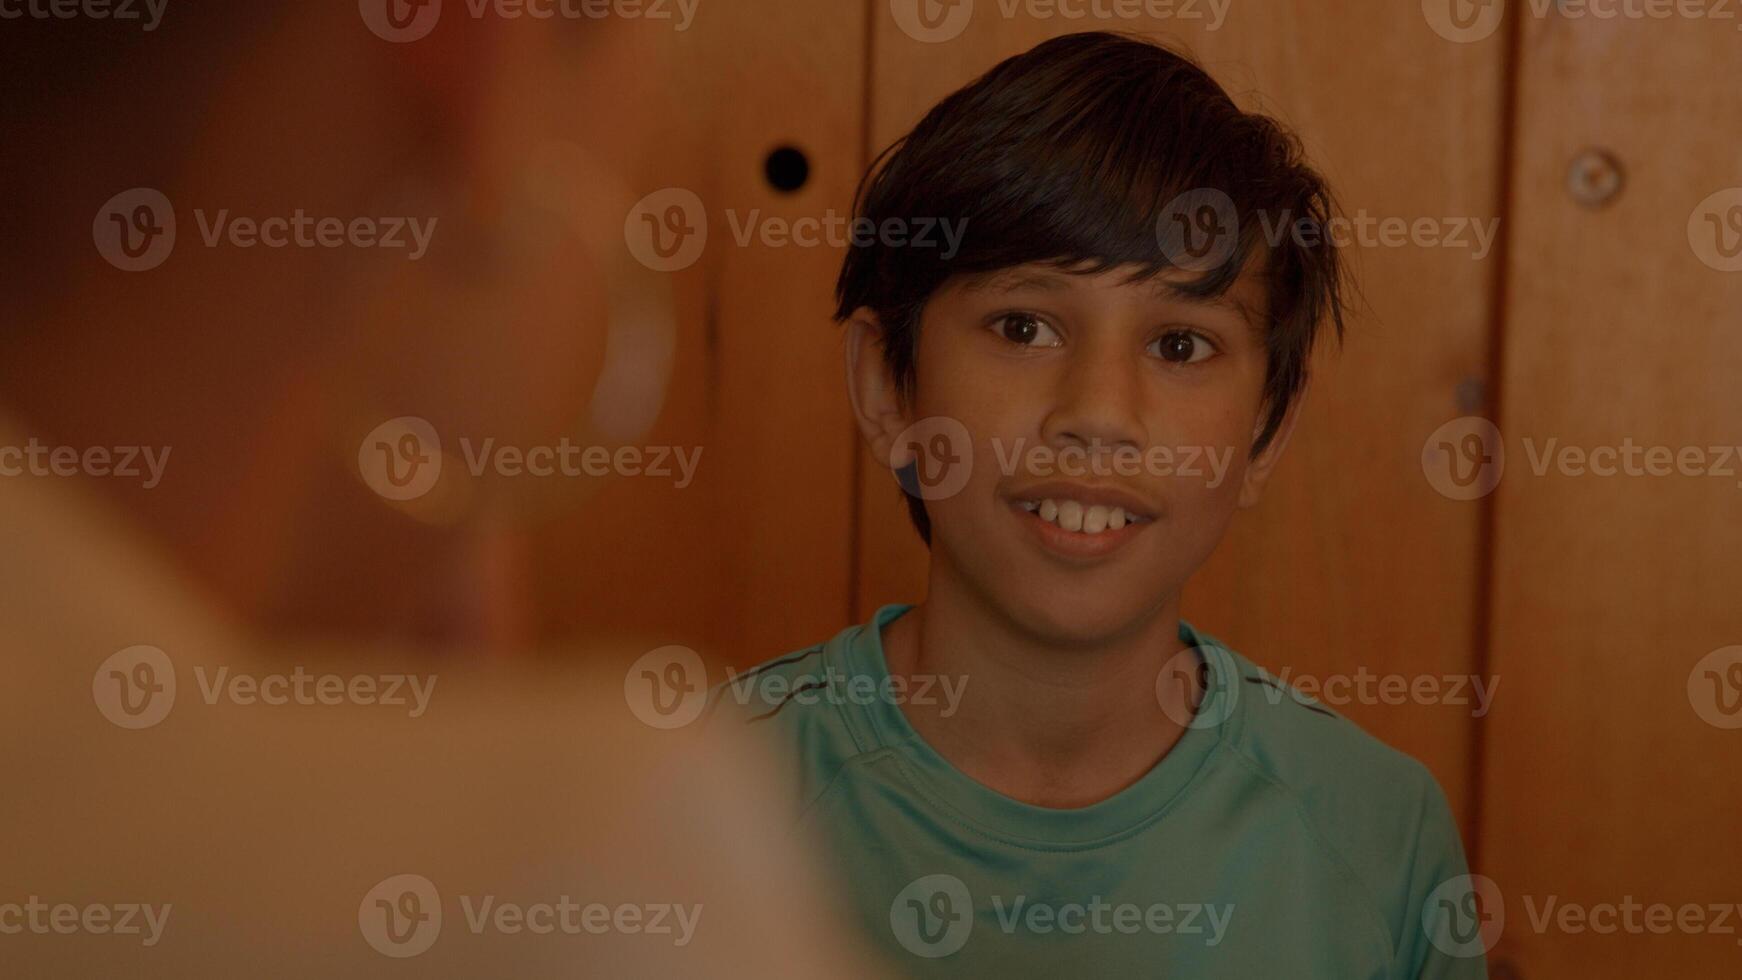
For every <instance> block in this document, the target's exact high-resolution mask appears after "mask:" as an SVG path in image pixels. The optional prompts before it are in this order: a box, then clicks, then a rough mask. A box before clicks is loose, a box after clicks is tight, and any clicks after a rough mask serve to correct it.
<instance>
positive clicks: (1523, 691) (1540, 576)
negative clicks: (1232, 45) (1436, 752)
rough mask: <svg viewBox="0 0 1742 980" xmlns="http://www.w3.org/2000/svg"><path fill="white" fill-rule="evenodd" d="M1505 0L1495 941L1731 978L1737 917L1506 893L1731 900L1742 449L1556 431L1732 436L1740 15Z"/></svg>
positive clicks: (1741, 230)
mask: <svg viewBox="0 0 1742 980" xmlns="http://www.w3.org/2000/svg"><path fill="white" fill-rule="evenodd" d="M1640 9H1643V8H1640ZM1521 16H1524V22H1523V25H1522V27H1523V35H1522V39H1523V44H1522V50H1523V52H1524V54H1523V60H1522V73H1521V77H1520V94H1519V118H1518V128H1519V132H1520V133H1521V134H1522V135H1521V139H1520V141H1519V152H1518V156H1517V162H1516V169H1515V176H1514V181H1515V184H1516V187H1517V210H1516V215H1515V220H1514V222H1513V228H1514V231H1515V234H1516V235H1517V245H1516V248H1515V250H1514V251H1513V253H1512V255H1513V258H1512V260H1511V263H1510V269H1509V272H1508V279H1509V283H1510V287H1509V290H1508V298H1507V303H1506V308H1505V318H1506V319H1505V322H1506V345H1505V350H1504V361H1505V379H1506V388H1505V400H1504V405H1503V411H1502V415H1501V419H1500V424H1501V428H1502V431H1503V432H1504V437H1505V444H1506V450H1507V457H1506V461H1505V472H1504V476H1503V478H1502V480H1501V483H1500V485H1499V488H1498V490H1497V491H1496V493H1495V500H1496V507H1497V513H1496V517H1497V525H1496V527H1497V538H1496V542H1495V547H1496V551H1495V578H1494V583H1493V589H1494V618H1493V635H1492V640H1491V642H1492V646H1493V666H1494V669H1495V670H1496V671H1497V672H1498V673H1499V674H1500V675H1501V676H1502V677H1504V679H1505V686H1506V688H1507V690H1506V692H1505V694H1504V696H1503V697H1502V698H1501V699H1500V705H1499V707H1498V708H1497V709H1496V710H1495V712H1494V714H1493V716H1492V718H1491V719H1490V723H1489V728H1490V731H1489V741H1488V748H1487V753H1488V760H1489V763H1488V766H1487V769H1488V780H1487V788H1486V800H1487V802H1486V805H1485V806H1484V808H1483V814H1482V827H1483V838H1484V841H1485V847H1486V850H1485V854H1486V861H1485V865H1486V871H1487V873H1488V874H1489V875H1490V876H1492V877H1493V878H1494V880H1495V881H1496V883H1497V884H1498V885H1499V886H1500V888H1501V890H1502V892H1503V894H1504V895H1505V896H1506V900H1507V906H1506V915H1507V919H1506V922H1507V925H1506V930H1505V938H1504V939H1503V940H1502V957H1503V958H1504V959H1506V960H1509V961H1510V962H1511V963H1512V964H1513V965H1514V966H1515V967H1516V969H1517V973H1518V975H1519V976H1523V977H1528V978H1532V980H1535V978H1562V977H1564V978H1573V977H1577V978H1580V980H1585V978H1592V980H1597V978H1609V977H1615V978H1620V977H1637V976H1680V977H1720V976H1734V975H1735V974H1736V970H1737V964H1738V963H1742V948H1738V946H1737V940H1736V936H1735V935H1733V934H1732V935H1713V934H1710V933H1709V932H1703V931H1695V932H1688V931H1684V930H1682V929H1680V928H1676V929H1674V930H1673V931H1672V932H1671V933H1670V934H1668V935H1652V934H1650V933H1638V932H1632V933H1629V932H1626V931H1620V932H1617V933H1615V934H1612V935H1601V934H1595V933H1593V932H1592V931H1590V930H1589V929H1588V928H1587V929H1586V930H1585V931H1583V932H1569V931H1567V930H1565V929H1562V928H1559V927H1558V926H1550V927H1549V928H1547V929H1546V930H1544V931H1538V930H1537V929H1535V928H1533V927H1532V925H1531V923H1530V919H1529V917H1528V914H1527V909H1526V906H1525V902H1526V901H1527V900H1529V901H1533V902H1534V903H1535V904H1536V907H1537V909H1538V910H1539V911H1540V909H1541V907H1542V905H1543V903H1544V902H1545V901H1546V899H1547V897H1548V896H1555V897H1556V898H1557V899H1558V901H1559V902H1560V903H1561V904H1562V905H1568V904H1571V905H1574V906H1579V907H1582V908H1583V909H1591V908H1595V907H1598V906H1602V905H1615V906H1620V905H1621V904H1622V903H1624V902H1626V901H1627V900H1629V898H1631V899H1632V900H1633V901H1636V902H1639V903H1642V904H1644V905H1650V904H1652V903H1662V904H1665V905H1667V906H1670V907H1673V908H1679V907H1681V906H1682V905H1686V904H1697V905H1701V906H1704V905H1707V904H1708V903H1716V902H1731V903H1733V902H1735V901H1737V899H1738V894H1737V892H1738V882H1742V850H1738V848H1737V847H1736V846H1735V835H1736V829H1737V827H1738V817H1737V814H1738V813H1739V812H1742V782H1738V780H1737V778H1736V773H1737V771H1738V768H1739V763H1742V731H1737V730H1734V729H1725V728H1721V727H1718V725H1717V724H1714V723H1713V722H1732V723H1733V722H1736V721H1738V720H1742V718H1739V717H1738V716H1737V715H1734V714H1728V715H1727V714H1725V713H1724V711H1723V710H1722V708H1720V707H1719V706H1718V702H1717V700H1716V697H1717V695H1718V694H1719V692H1720V691H1721V690H1722V691H1723V693H1724V694H1725V696H1727V697H1728V698H1729V699H1735V698H1737V697H1742V685H1737V684H1735V683H1734V681H1733V680H1732V679H1730V677H1729V676H1728V675H1726V674H1725V672H1724V670H1723V665H1722V664H1718V663H1707V664H1704V665H1702V664H1701V661H1702V659H1703V658H1706V657H1708V656H1709V655H1711V654H1712V653H1713V652H1714V651H1717V650H1720V649H1722V648H1725V647H1728V646H1731V645H1733V644H1737V643H1742V603H1739V602H1738V601H1737V595H1738V593H1739V592H1742V560H1739V559H1738V555H1739V554H1742V487H1739V486H1738V481H1742V467H1732V469H1734V470H1736V471H1737V472H1738V475H1734V476H1728V477H1719V476H1693V475H1686V474H1682V473H1673V474H1671V475H1660V476H1652V475H1648V474H1647V475H1631V476H1630V475H1626V474H1625V473H1623V474H1620V475H1616V476H1599V475H1593V474H1592V473H1590V472H1583V473H1580V472H1579V471H1578V468H1576V467H1574V468H1567V467H1563V466H1562V465H1560V462H1559V456H1558V451H1559V450H1560V449H1562V448H1572V449H1577V450H1581V451H1586V452H1589V451H1591V450H1593V449H1594V448H1596V447H1602V446H1610V447H1617V448H1621V449H1625V447H1626V445H1627V444H1628V443H1629V442H1631V443H1632V444H1634V445H1637V446H1639V447H1649V446H1660V445H1661V446H1665V447H1672V448H1673V449H1675V450H1679V449H1680V448H1681V447H1697V453H1695V455H1696V456H1697V458H1698V459H1699V461H1700V462H1701V464H1702V466H1703V467H1706V466H1713V465H1716V464H1717V463H1718V462H1719V461H1718V460H1716V459H1715V458H1714V456H1713V454H1711V453H1709V452H1708V451H1707V447H1711V446H1721V445H1735V444H1737V443H1739V442H1742V427H1739V425H1738V422H1739V421H1742V387H1738V385H1737V383H1736V382H1737V378H1738V377H1742V329H1738V327H1739V325H1742V274H1738V273H1737V272H1736V271H1720V269H1721V268H1728V269H1731V270H1734V269H1735V268H1736V267H1737V264H1738V263H1736V262H1734V261H1728V260H1725V259H1724V258H1723V257H1722V255H1721V254H1720V251H1719V250H1720V248H1721V247H1722V246H1723V245H1724V244H1726V241H1725V238H1727V240H1728V242H1727V243H1728V244H1729V245H1730V246H1732V247H1733V246H1735V244H1736V242H1737V241H1738V239H1739V238H1742V190H1734V188H1737V187H1739V186H1742V154H1739V153H1738V149H1737V142H1736V126H1735V121H1736V120H1737V119H1738V118H1742V91H1738V89H1737V87H1736V86H1735V85H1734V84H1731V81H1732V80H1733V79H1734V78H1735V77H1736V73H1737V70H1738V68H1742V46H1739V45H1742V34H1738V33H1737V30H1736V27H1737V22H1736V21H1735V20H1734V19H1729V20H1713V19H1705V18H1698V19H1695V18H1683V17H1672V18H1670V19H1667V20H1661V19H1660V20H1652V19H1639V20H1636V19H1625V18H1615V19H1598V18H1596V17H1592V16H1589V15H1587V16H1582V17H1575V16H1552V17H1548V18H1539V17H1536V16H1534V15H1530V14H1528V8H1526V13H1525V14H1522V15H1521ZM1623 66H1624V67H1623ZM1587 148H1603V149H1605V150H1606V151H1607V152H1609V153H1610V154H1612V156H1613V158H1614V159H1615V160H1616V161H1618V162H1619V164H1620V166H1621V168H1622V171H1623V172H1624V174H1625V179H1624V182H1623V185H1622V187H1621V189H1620V192H1619V194H1618V195H1616V196H1614V197H1613V198H1612V199H1611V200H1610V201H1609V202H1608V203H1607V205H1605V206H1601V207H1598V208H1591V207H1586V206H1583V205H1581V204H1580V203H1579V202H1578V200H1577V199H1575V197H1574V195H1572V194H1571V193H1569V185H1568V172H1569V169H1570V167H1571V164H1572V162H1573V161H1574V160H1575V158H1577V157H1578V156H1579V155H1580V154H1581V153H1582V152H1583V151H1585V150H1586V149H1587ZM1727 188H1729V189H1732V190H1731V191H1730V193H1729V194H1728V195H1727V196H1720V197H1718V198H1716V199H1713V198H1712V195H1714V194H1718V193H1719V192H1721V191H1724V190H1725V189H1727ZM1708 216H1710V218H1709V217H1708ZM1711 218H1715V219H1717V220H1718V221H1719V222H1720V227H1717V228H1715V227H1714V226H1713V225H1712V224H1711V223H1710V219H1711ZM1720 233H1721V234H1722V235H1723V236H1725V238H1720V237H1719V234H1720ZM1708 263H1710V264H1708ZM1527 439H1528V440H1531V445H1529V446H1527V445H1526V444H1525V440H1527ZM1551 439H1553V440H1558V441H1557V443H1556V445H1555V447H1554V449H1555V452H1556V455H1553V456H1544V454H1545V453H1548V452H1549V449H1548V447H1547V442H1548V440H1551ZM1533 456H1537V457H1544V458H1543V463H1544V465H1545V469H1544V471H1543V472H1542V474H1541V475H1538V474H1537V472H1536V471H1535V467H1533ZM1659 461H1660V462H1661V459H1660V460H1659ZM1647 462H1648V460H1647V459H1646V457H1645V456H1644V455H1643V448H1642V449H1641V450H1640V455H1638V456H1637V457H1636V458H1635V466H1637V467H1639V468H1640V469H1643V468H1644V467H1645V465H1646V463H1647ZM1707 669H1712V670H1715V671H1716V672H1717V674H1718V678H1717V679H1716V681H1715V680H1714V678H1711V677H1707V676H1704V671H1705V670H1707ZM1715 684H1722V685H1727V690H1726V689H1724V688H1720V687H1718V686H1714V685H1715ZM1690 685H1691V686H1690ZM1732 706H1733V704H1732ZM1708 719H1710V720H1708ZM1634 918H1635V920H1636V921H1641V922H1642V921H1644V918H1645V915H1644V913H1643V912H1635V913H1634ZM1705 918H1706V920H1707V921H1710V916H1709V915H1707V916H1705Z"/></svg>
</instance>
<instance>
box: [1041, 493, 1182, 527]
mask: <svg viewBox="0 0 1742 980" xmlns="http://www.w3.org/2000/svg"><path fill="white" fill-rule="evenodd" d="M1016 506H1018V507H1020V508H1022V509H1023V510H1025V511H1028V512H1029V513H1030V514H1033V515H1034V516H1036V517H1038V518H1040V519H1041V520H1043V521H1046V522H1047V523H1048V524H1052V525H1054V526H1056V527H1061V528H1063V529H1065V530H1066V531H1071V532H1075V533H1079V534H1104V533H1106V532H1107V531H1117V530H1119V529H1120V528H1123V527H1125V526H1126V525H1128V524H1142V523H1143V522H1144V521H1147V520H1149V518H1147V517H1144V516H1142V515H1140V514H1134V513H1129V512H1127V511H1126V510H1125V508H1123V507H1120V506H1118V505H1117V504H1115V505H1113V506H1111V507H1109V506H1107V505H1106V504H1085V503H1083V502H1082V501H1080V500H1072V499H1070V498H1068V497H1067V498H1065V499H1063V500H1059V499H1056V498H1053V497H1043V498H1041V499H1039V500H1019V501H1017V502H1016Z"/></svg>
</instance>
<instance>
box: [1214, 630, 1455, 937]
mask: <svg viewBox="0 0 1742 980" xmlns="http://www.w3.org/2000/svg"><path fill="white" fill-rule="evenodd" d="M1197 636H1198V638H1199V640H1200V643H1201V648H1202V649H1204V650H1205V651H1206V656H1217V655H1218V653H1217V651H1219V654H1220V655H1222V659H1223V661H1224V663H1225V664H1226V665H1227V667H1228V674H1229V675H1230V677H1231V678H1234V677H1237V678H1238V680H1237V682H1235V683H1234V685H1233V686H1232V687H1231V688H1230V689H1231V690H1236V691H1237V692H1238V693H1237V694H1235V695H1234V697H1235V698H1236V699H1238V701H1239V702H1240V703H1239V704H1238V705H1237V706H1236V707H1235V708H1234V709H1233V710H1232V711H1230V712H1228V717H1229V723H1228V731H1227V732H1226V733H1225V734H1224V749H1225V751H1226V753H1227V755H1228V757H1229V758H1230V760H1231V761H1232V762H1233V764H1235V765H1238V766H1240V767H1242V768H1244V769H1245V770H1246V771H1247V772H1248V773H1250V774H1251V776H1252V778H1254V779H1256V780H1258V781H1259V782H1261V783H1263V784H1265V785H1267V786H1269V787H1271V788H1272V789H1273V791H1274V792H1275V793H1277V794H1280V796H1281V797H1282V798H1283V799H1284V800H1285V801H1287V802H1288V803H1290V804H1291V805H1292V806H1293V807H1294V808H1295V810H1296V813H1297V815H1298V818H1299V820H1300V822H1301V824H1302V825H1304V826H1305V828H1306V829H1307V830H1308V832H1310V833H1311V834H1312V835H1313V836H1315V837H1316V838H1318V839H1319V840H1320V841H1321V842H1322V843H1323V845H1324V847H1325V849H1326V851H1327V852H1328V854H1329V855H1330V856H1331V857H1332V858H1333V860H1334V861H1336V862H1337V863H1339V864H1341V865H1342V866H1343V867H1345V868H1346V869H1347V870H1348V872H1349V873H1351V874H1353V875H1354V876H1355V877H1356V878H1357V879H1359V880H1360V881H1361V882H1362V884H1363V885H1364V887H1365V889H1366V891H1367V893H1368V894H1369V895H1370V896H1371V897H1372V899H1373V901H1374V903H1375V905H1376V907H1377V908H1379V909H1393V910H1396V909H1409V910H1414V909H1415V906H1416V904H1417V903H1416V899H1419V897H1420V896H1422V895H1423V894H1425V893H1426V892H1427V891H1429V890H1431V889H1432V888H1433V887H1434V886H1436V885H1438V884H1439V883H1440V882H1442V881H1444V880H1446V879H1447V878H1449V877H1450V876H1452V875H1456V874H1461V873H1464V872H1465V871H1466V866H1465V858H1464V853H1463V843H1462V838H1461V835H1460V833H1459V831H1458V826H1457V820H1456V817H1455V816H1454V815H1453V813H1452V809H1451V805H1450V803H1449V802H1448V800H1447V799H1446V795H1445V793H1444V791H1443V790H1442V789H1441V788H1440V784H1439V782H1438V780H1436V779H1435V778H1434V776H1433V773H1432V772H1430V771H1429V770H1428V768H1427V767H1426V766H1425V765H1423V764H1422V763H1421V762H1420V761H1418V760H1417V759H1415V758H1414V757H1413V756H1410V755H1408V754H1407V753H1404V752H1402V751H1400V750H1398V749H1395V748H1393V747H1391V746H1390V745H1387V744H1386V743H1385V742H1383V741H1381V740H1380V739H1379V738H1377V737H1375V736H1374V735H1372V734H1370V733H1368V732H1367V731H1366V730H1364V729H1362V728H1361V727H1360V726H1359V725H1357V724H1355V723H1354V722H1353V721H1351V720H1349V719H1348V718H1346V717H1345V716H1343V715H1342V714H1341V713H1339V712H1337V711H1335V710H1333V709H1332V708H1330V707H1328V706H1326V705H1324V704H1322V703H1320V702H1319V701H1318V700H1316V699H1315V698H1313V697H1310V696H1309V695H1307V694H1305V693H1303V692H1302V691H1301V690H1300V689H1299V688H1297V687H1295V686H1294V685H1291V684H1289V683H1288V682H1287V681H1286V680H1284V679H1283V678H1280V677H1277V676H1276V675H1274V674H1272V673H1271V672H1269V671H1267V670H1265V669H1264V668H1263V667H1260V666H1258V665H1257V664H1255V663H1253V662H1252V661H1251V660H1249V659H1247V658H1246V657H1244V656H1242V655H1241V654H1239V653H1236V652H1234V651H1233V650H1231V649H1229V648H1228V647H1227V646H1226V645H1225V644H1222V643H1221V642H1220V641H1218V640H1215V639H1214V638H1213V637H1207V636H1205V635H1204V634H1201V633H1200V634H1197ZM1388 926H1389V928H1391V929H1392V930H1393V934H1394V936H1396V937H1399V938H1400V940H1401V937H1402V936H1403V935H1404V933H1403V932H1401V931H1400V930H1402V929H1405V928H1407V923H1403V922H1391V923H1388Z"/></svg>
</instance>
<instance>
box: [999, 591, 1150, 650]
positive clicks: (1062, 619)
mask: <svg viewBox="0 0 1742 980" xmlns="http://www.w3.org/2000/svg"><path fill="white" fill-rule="evenodd" d="M993 601H995V602H997V603H998V604H999V605H1001V606H1003V607H1004V609H1003V612H1004V615H1005V617H1006V618H1008V619H1009V620H1011V621H1012V622H1014V623H1016V624H1017V626H1019V627H1020V628H1021V629H1022V630H1023V632H1025V633H1027V634H1029V635H1030V636H1031V637H1033V638H1034V639H1035V640H1036V641H1037V642H1041V643H1046V644H1048V645H1052V646H1059V647H1095V646H1100V645H1103V644H1106V643H1110V642H1114V641H1117V640H1118V639H1120V638H1121V637H1123V636H1128V635H1130V633H1131V632H1132V631H1133V630H1135V629H1138V628H1140V627H1141V626H1142V625H1143V622H1144V620H1145V619H1147V618H1148V617H1151V616H1154V615H1155V612H1156V610H1157V608H1158V604H1157V602H1156V597H1155V596H1154V595H1151V594H1147V593H1140V592H1136V591H1131V592H1127V591H1125V590H1124V589H1120V590H1117V591H1116V592H1114V591H1107V590H1098V591H1097V592H1096V593H1095V594H1083V592H1058V591H1047V590H1037V589H1034V588H1033V587H1032V585H1030V587H1028V588H1022V587H1020V586H1017V587H1007V588H1002V589H998V588H995V590H994V600H993Z"/></svg>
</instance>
